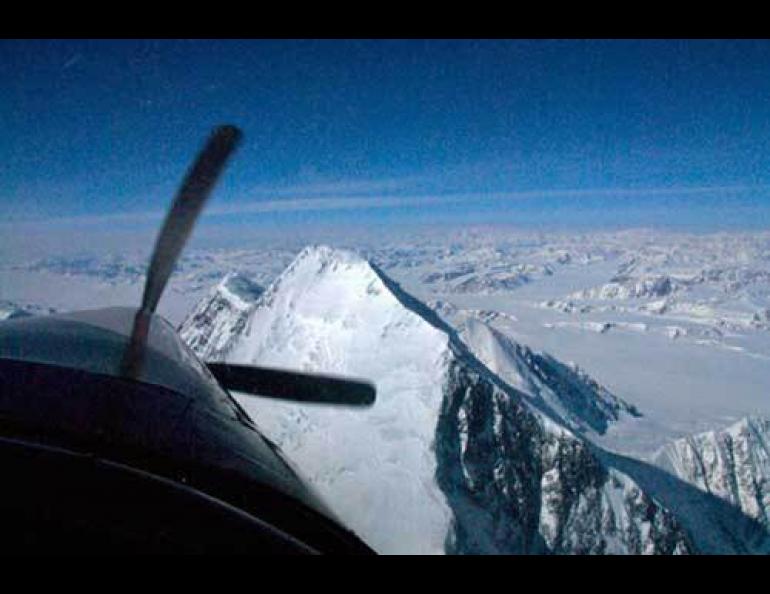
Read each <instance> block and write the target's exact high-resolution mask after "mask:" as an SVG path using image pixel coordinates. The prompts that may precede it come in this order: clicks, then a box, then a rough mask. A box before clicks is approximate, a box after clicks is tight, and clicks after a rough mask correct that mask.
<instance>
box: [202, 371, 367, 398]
mask: <svg viewBox="0 0 770 594" xmlns="http://www.w3.org/2000/svg"><path fill="white" fill-rule="evenodd" d="M206 365H207V366H208V368H209V370H210V371H211V373H212V374H213V375H214V377H215V378H217V381H218V382H219V383H220V384H221V385H222V387H224V388H225V389H227V390H232V391H234V392H243V393H244V394H248V395H250V396H264V397H265V398H276V399H279V400H292V401H295V402H310V403H317V404H339V405H345V406H371V405H372V404H374V401H375V398H376V395H377V390H376V389H375V387H374V386H373V385H372V384H370V383H368V382H364V381H360V380H352V379H346V378H339V377H334V376H329V375H320V374H315V373H300V372H296V371H287V370H282V369H271V368H269V367H255V366H252V365H235V364H230V363H213V362H212V363H207V364H206Z"/></svg>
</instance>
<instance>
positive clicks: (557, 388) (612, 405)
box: [460, 318, 641, 434]
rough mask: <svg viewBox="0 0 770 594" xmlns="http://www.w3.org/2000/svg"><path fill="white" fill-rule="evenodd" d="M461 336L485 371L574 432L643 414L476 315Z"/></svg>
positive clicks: (595, 429)
mask: <svg viewBox="0 0 770 594" xmlns="http://www.w3.org/2000/svg"><path fill="white" fill-rule="evenodd" d="M460 336H461V338H462V339H463V341H464V342H465V343H466V344H467V345H468V347H469V348H470V350H471V352H473V354H474V355H476V356H477V357H478V358H479V359H480V360H481V361H482V362H483V363H484V364H485V365H486V366H487V367H488V368H489V369H491V370H492V371H493V372H495V373H496V374H497V375H498V376H500V377H501V378H502V379H503V380H505V381H506V382H507V383H509V384H510V385H511V386H513V387H514V388H517V389H519V390H521V391H522V392H524V393H525V394H527V395H528V396H530V397H531V398H533V399H534V400H535V402H537V403H538V404H539V406H540V407H541V408H544V409H547V410H550V411H551V412H552V413H553V414H554V415H556V416H557V417H558V419H559V420H560V421H561V422H562V423H564V424H566V425H567V426H568V427H569V428H570V429H572V430H574V431H580V432H595V433H598V434H603V433H604V432H605V431H606V430H607V427H608V425H609V424H610V423H612V422H614V421H617V420H618V419H619V418H620V417H621V415H624V414H625V415H630V416H635V417H638V416H641V415H640V413H639V411H638V410H637V409H636V408H635V407H634V406H632V405H629V404H628V403H626V402H624V401H623V400H621V399H620V398H618V397H617V396H615V395H613V394H611V393H610V392H609V391H608V390H606V389H605V388H604V387H602V386H600V385H599V384H598V383H596V382H595V381H594V380H593V379H591V378H590V377H589V376H588V375H587V374H586V373H585V372H584V371H582V370H581V369H580V368H578V367H570V366H568V365H565V364H564V363H561V362H560V361H557V360H556V359H554V358H553V357H551V356H550V355H548V354H547V353H537V352H534V351H532V350H531V349H529V348H528V347H526V346H524V345H520V344H518V343H516V342H514V341H513V340H512V339H510V338H508V337H507V336H505V335H504V334H502V333H501V332H499V331H497V330H495V329H494V328H492V327H490V326H489V325H488V324H485V323H484V322H482V321H480V320H478V319H475V318H469V319H468V320H467V321H465V322H464V323H463V324H462V326H461V330H460Z"/></svg>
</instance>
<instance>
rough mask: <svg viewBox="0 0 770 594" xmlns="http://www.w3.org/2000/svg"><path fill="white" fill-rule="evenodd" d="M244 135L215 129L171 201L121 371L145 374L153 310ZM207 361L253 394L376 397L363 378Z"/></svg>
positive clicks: (338, 400) (339, 399)
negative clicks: (143, 370)
mask: <svg viewBox="0 0 770 594" xmlns="http://www.w3.org/2000/svg"><path fill="white" fill-rule="evenodd" d="M242 136H243V135H242V133H241V131H240V130H239V129H238V128H236V127H235V126H220V127H218V128H216V129H214V131H213V133H212V134H211V136H210V137H209V139H208V141H207V142H206V145H205V146H204V147H203V149H202V150H201V152H200V153H199V154H198V157H197V159H196V160H195V162H194V163H193V165H192V167H191V168H190V169H189V171H188V172H187V175H186V176H185V178H184V181H183V182H182V185H181V187H180V188H179V191H178V192H177V194H176V197H175V198H174V201H173V203H172V204H171V208H170V210H169V211H168V214H167V215H166V220H165V221H164V223H163V227H162V228H161V230H160V234H159V235H158V238H157V240H156V241H155V248H154V251H153V254H152V259H151V260H150V267H149V269H148V271H147V280H146V281H145V285H144V294H143V296H142V304H141V307H140V308H139V309H138V310H137V312H136V316H135V317H134V325H133V328H132V330H131V338H130V340H129V343H128V346H127V347H126V352H125V354H124V356H123V362H122V366H121V371H122V375H123V376H125V377H128V378H132V379H137V378H138V377H139V376H140V373H141V370H142V366H143V363H144V357H145V352H146V349H147V334H148V331H149V327H150V321H151V319H152V315H153V314H154V312H155V309H156V308H157V306H158V302H159V301H160V298H161V295H162V294H163V290H164V289H165V288H166V285H167V284H168V280H169V277H170V276H171V273H172V271H173V270H174V266H175V265H176V262H177V260H178V258H179V255H180V254H181V252H182V249H183V248H184V246H185V244H186V243H187V239H188V238H189V237H190V234H191V233H192V230H193V227H194V226H195V222H196V220H197V219H198V216H199V215H200V213H201V211H202V210H203V207H204V206H205V204H206V201H207V199H208V197H209V195H210V194H211V191H212V190H213V189H214V186H215V185H216V183H217V180H218V179H219V177H220V175H221V173H222V171H223V170H224V168H225V165H226V164H227V161H228V159H229V158H230V156H231V155H232V154H233V152H234V151H235V149H236V148H237V147H238V144H239V143H240V140H241V138H242ZM207 365H208V368H209V370H210V371H211V373H212V374H213V375H214V377H215V378H216V379H217V381H218V382H219V383H220V384H221V385H222V386H223V387H224V388H226V389H228V390H234V391H237V392H241V393H245V394H249V395H251V396H263V397H266V398H277V399H280V400H292V401H296V402H313V403H321V404H339V405H347V406H371V405H372V404H373V403H374V400H375V397H376V390H375V387H374V386H373V385H372V384H371V383H368V382H363V381H357V380H351V379H346V378H339V377H334V376H328V375H322V374H315V373H298V372H294V371H288V370H282V369H271V368H268V367H257V366H252V365H235V364H229V363H213V362H212V363H208V364H207Z"/></svg>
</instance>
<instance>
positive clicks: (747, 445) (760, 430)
mask: <svg viewBox="0 0 770 594" xmlns="http://www.w3.org/2000/svg"><path fill="white" fill-rule="evenodd" d="M655 461H656V463H657V464H658V465H659V466H661V467H662V468H664V469H666V470H668V471H670V472H671V473H673V474H674V475H676V476H678V477H679V478H680V479H682V480H684V481H687V482H688V483H690V484H692V485H694V486H696V487H697V488H698V489H701V490H702V491H705V492H707V493H710V494H712V495H714V496H716V497H719V498H720V499H723V500H725V501H727V502H729V503H731V504H732V505H733V506H735V507H737V508H738V509H740V510H741V511H742V512H743V513H744V514H745V515H746V516H748V517H749V518H751V519H753V520H755V521H756V522H758V523H759V524H761V525H762V526H763V527H764V528H765V529H766V530H767V529H769V528H770V420H767V419H762V418H758V417H746V418H744V419H741V420H740V421H738V422H737V423H735V424H734V425H731V426H729V427H727V428H726V429H723V430H721V431H708V432H705V433H700V434H697V435H693V436H689V437H685V438H681V439H678V440H675V441H673V442H672V443H670V444H668V445H666V446H665V447H664V448H663V449H662V450H661V451H660V452H659V453H658V454H657V456H656V459H655ZM762 538H763V539H767V535H766V534H765V535H762Z"/></svg>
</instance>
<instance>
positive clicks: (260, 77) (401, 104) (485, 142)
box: [0, 40, 770, 227]
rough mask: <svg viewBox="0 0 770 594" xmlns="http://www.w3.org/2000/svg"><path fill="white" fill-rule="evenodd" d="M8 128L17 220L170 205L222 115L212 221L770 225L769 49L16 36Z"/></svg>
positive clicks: (6, 83) (3, 159)
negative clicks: (225, 164)
mask: <svg viewBox="0 0 770 594" xmlns="http://www.w3.org/2000/svg"><path fill="white" fill-rule="evenodd" d="M0 121H1V122H2V133H1V134H0V163H2V165H1V166H0V216H2V219H4V220H5V221H20V220H29V219H50V218H58V217H64V218H65V219H66V220H65V221H63V222H62V224H73V225H74V224H76V221H77V220H82V221H84V222H85V221H90V222H93V221H104V222H107V223H109V222H111V221H114V220H120V219H125V220H137V221H142V220H145V219H144V217H148V220H149V219H152V218H153V217H155V218H157V216H159V214H158V213H160V212H161V211H163V210H164V209H165V207H166V205H167V203H168V201H169V200H170V198H171V195H172V194H173V191H174V189H175V186H176V184H177V183H178V181H179V179H180V178H181V176H182V175H183V173H184V170H185V169H186V167H187V165H188V162H189V160H190V159H191V158H192V157H193V155H194V154H195V152H196V150H197V149H198V147H199V146H200V144H201V142H202V140H203V138H204V137H205V136H206V135H207V134H208V131H209V129H210V128H211V127H212V126H213V125H215V124H218V123H234V124H237V125H238V126H240V127H241V128H242V129H243V130H244V132H245V135H246V142H245V144H244V145H243V147H242V150H241V151H240V152H239V153H238V155H237V157H236V159H235V160H234V161H233V163H232V165H231V168H230V170H229V171H228V173H227V175H226V177H225V180H224V181H223V183H222V185H221V186H220V188H219V190H218V191H217V193H216V194H215V196H214V198H213V200H212V204H211V205H210V209H209V211H208V213H207V217H208V219H207V220H208V221H217V222H223V221H224V222H226V221H232V222H238V223H244V222H246V223H251V222H254V223H258V222H268V223H269V222H272V221H275V222H286V221H294V222H305V223H315V224H320V223H324V224H327V223H328V224H334V223H342V224H348V223H350V222H357V221H367V222H371V221H380V220H381V221H386V222H388V223H399V222H413V221H423V222H430V221H432V220H435V221H442V222H452V221H457V222H462V221H479V222H489V221H496V220H500V221H505V222H507V223H516V222H521V223H523V224H529V223H532V224H538V225H545V226H547V225H548V224H549V222H551V221H554V222H558V223H559V224H570V223H571V222H574V223H575V224H590V223H592V222H593V223H596V224H602V225H603V224H611V225H612V224H614V225H620V226H635V225H647V226H649V225H685V226H695V227H709V226H717V227H719V226H739V227H740V226H753V227H757V226H760V227H763V226H767V222H768V221H770V218H768V215H770V43H768V42H754V41H731V42H724V41H631V40H627V41H600V42H595V41H543V40H535V41H416V40H415V41H240V40H223V41H204V40H188V41H171V40H161V41H129V40H125V41H79V40H64V41H0ZM147 213H150V214H149V215H148V214H147ZM105 215H106V216H107V217H108V218H102V217H104V216H105ZM111 215H117V216H116V218H115V219H112V218H109V217H110V216H111ZM131 217H133V218H131Z"/></svg>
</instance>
